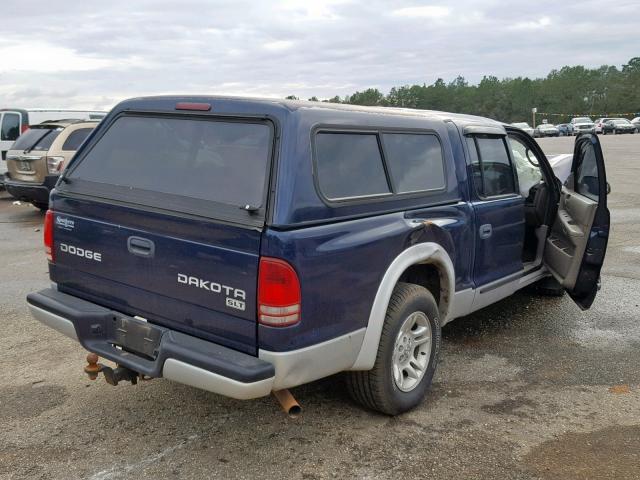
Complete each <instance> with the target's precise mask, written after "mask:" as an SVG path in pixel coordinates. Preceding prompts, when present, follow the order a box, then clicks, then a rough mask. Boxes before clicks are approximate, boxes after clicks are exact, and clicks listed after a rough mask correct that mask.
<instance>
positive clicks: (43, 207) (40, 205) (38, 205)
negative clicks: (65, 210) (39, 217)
mask: <svg viewBox="0 0 640 480" xmlns="http://www.w3.org/2000/svg"><path fill="white" fill-rule="evenodd" d="M31 204H32V205H33V206H34V207H36V208H39V209H40V211H41V212H46V211H47V210H49V204H48V203H40V202H32V203H31Z"/></svg>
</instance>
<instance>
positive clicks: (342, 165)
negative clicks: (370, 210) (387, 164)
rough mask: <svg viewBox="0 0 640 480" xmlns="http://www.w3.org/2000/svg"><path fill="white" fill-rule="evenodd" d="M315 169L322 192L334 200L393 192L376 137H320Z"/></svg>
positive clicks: (332, 134) (317, 141) (323, 135)
mask: <svg viewBox="0 0 640 480" xmlns="http://www.w3.org/2000/svg"><path fill="white" fill-rule="evenodd" d="M316 165H317V170H318V171H317V175H318V183H319V186H320V190H321V191H322V193H323V194H324V195H325V196H326V197H327V198H329V199H331V200H338V199H342V198H351V197H364V196H371V195H379V194H385V193H390V192H391V191H390V189H389V185H388V183H387V176H386V175H385V172H384V166H383V164H382V155H381V154H380V147H379V145H378V137H377V135H375V134H357V133H327V132H321V133H319V134H318V135H316Z"/></svg>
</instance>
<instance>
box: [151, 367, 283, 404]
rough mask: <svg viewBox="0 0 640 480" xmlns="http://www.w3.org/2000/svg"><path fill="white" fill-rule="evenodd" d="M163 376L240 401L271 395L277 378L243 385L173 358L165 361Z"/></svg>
mask: <svg viewBox="0 0 640 480" xmlns="http://www.w3.org/2000/svg"><path fill="white" fill-rule="evenodd" d="M162 376H163V377H164V378H166V379H167V380H173V381H174V382H178V383H183V384H185V385H189V386H191V387H195V388H200V389H201V390H207V391H209V392H213V393H218V394H220V395H224V396H225V397H231V398H236V399H238V400H249V399H252V398H259V397H265V396H267V395H269V393H271V390H273V381H274V378H275V377H271V378H266V379H264V380H259V381H257V382H252V383H243V382H238V381H237V380H234V379H232V378H229V377H225V376H222V375H218V374H217V373H213V372H209V371H208V370H204V369H202V368H200V367H196V366H194V365H191V364H189V363H185V362H181V361H180V360H175V359H173V358H168V359H167V360H165V362H164V367H163V368H162Z"/></svg>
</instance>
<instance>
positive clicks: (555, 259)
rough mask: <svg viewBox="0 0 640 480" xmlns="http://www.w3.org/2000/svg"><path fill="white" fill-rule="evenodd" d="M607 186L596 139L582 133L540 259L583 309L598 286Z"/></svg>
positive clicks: (605, 233)
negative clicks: (541, 258)
mask: <svg viewBox="0 0 640 480" xmlns="http://www.w3.org/2000/svg"><path fill="white" fill-rule="evenodd" d="M607 193H608V185H607V178H606V174H605V168H604V158H603V156H602V149H601V148H600V142H599V140H598V137H596V136H595V135H594V134H588V135H580V136H579V137H578V138H577V139H576V144H575V148H574V152H573V163H572V167H571V174H570V175H569V177H568V178H567V181H566V182H565V184H564V186H563V187H562V193H561V195H560V203H559V204H558V213H557V217H556V219H555V221H554V224H553V227H552V229H551V234H550V235H549V237H548V238H547V243H546V245H545V251H544V263H545V265H546V266H547V268H548V269H549V270H550V271H551V273H552V274H553V276H554V277H555V278H556V279H557V280H558V281H559V282H560V283H561V284H562V286H563V287H564V288H565V290H566V291H567V292H568V293H569V295H570V296H571V298H572V299H573V300H574V302H576V303H577V304H578V306H579V307H580V308H582V309H583V310H586V309H588V308H589V307H591V304H592V303H593V300H594V299H595V297H596V293H597V291H598V288H599V282H600V269H601V268H602V263H603V262H604V255H605V252H606V250H607V240H608V238H609V210H608V209H607Z"/></svg>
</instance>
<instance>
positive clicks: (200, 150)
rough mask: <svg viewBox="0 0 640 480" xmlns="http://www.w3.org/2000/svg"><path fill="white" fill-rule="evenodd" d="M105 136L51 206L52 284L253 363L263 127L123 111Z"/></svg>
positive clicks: (268, 133) (266, 162)
mask: <svg viewBox="0 0 640 480" xmlns="http://www.w3.org/2000/svg"><path fill="white" fill-rule="evenodd" d="M102 130H103V131H101V132H99V138H98V139H97V140H96V141H94V142H93V144H92V145H90V148H89V149H88V151H86V149H85V151H83V152H82V153H81V154H80V155H79V158H78V159H77V160H75V161H74V162H73V163H72V164H71V166H70V167H69V169H68V171H67V173H66V174H65V176H67V177H68V179H69V182H68V183H64V184H60V185H59V186H58V188H57V191H56V193H54V196H53V197H52V198H53V204H52V205H53V210H54V263H53V264H52V265H51V275H52V279H53V280H54V281H55V282H57V283H58V285H59V289H60V290H61V291H66V292H67V293H70V294H73V295H76V296H79V297H83V298H86V299H88V300H91V301H94V302H96V303H99V304H101V305H104V306H107V307H110V308H112V309H115V310H119V311H122V312H124V313H127V314H129V315H137V316H141V317H144V318H146V319H147V320H149V321H151V322H154V323H158V324H161V325H164V326H167V327H169V328H173V329H176V330H180V331H183V332H185V333H188V334H191V335H195V336H198V337H201V338H206V339H208V340H212V341H215V342H217V343H220V344H222V345H226V346H229V347H231V348H235V349H238V350H242V351H246V352H248V353H252V354H255V353H256V350H257V339H256V332H257V328H256V288H257V277H258V263H259V252H260V239H261V231H262V227H263V225H264V214H265V210H266V208H265V207H266V192H267V190H268V189H267V188H266V184H267V182H268V177H269V174H268V172H269V171H270V168H269V167H270V159H271V156H272V148H273V131H272V130H273V127H272V125H270V124H269V123H268V122H263V121H250V120H238V119H234V120H229V119H225V120H219V119H211V118H199V117H193V116H177V115H170V116H169V115H166V116H163V115H155V114H154V115H153V116H145V115H132V114H127V115H123V116H121V117H119V118H117V119H116V120H115V121H112V122H110V124H109V125H105V126H103V127H102ZM247 205H248V207H246V206H247Z"/></svg>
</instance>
